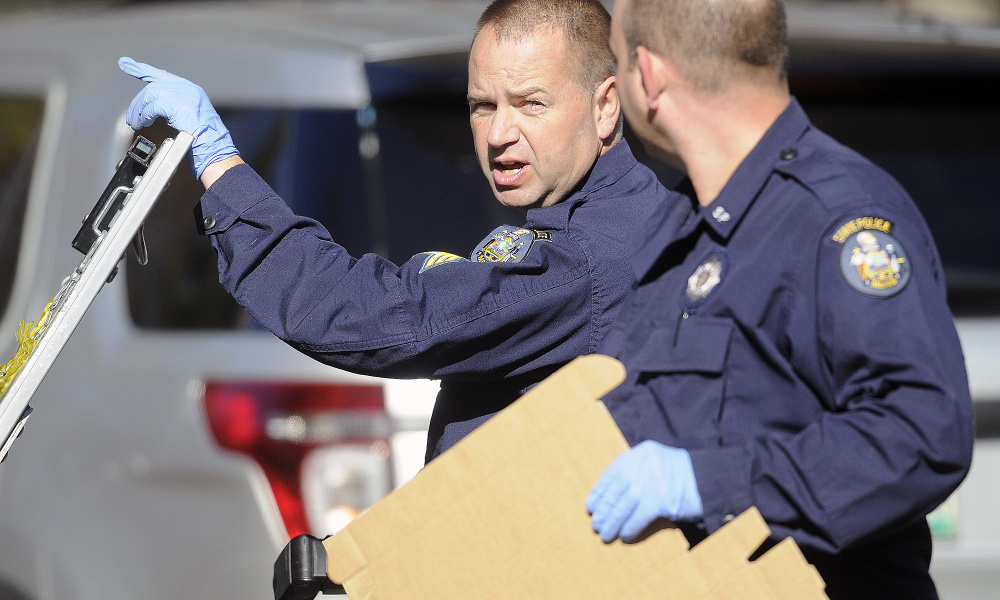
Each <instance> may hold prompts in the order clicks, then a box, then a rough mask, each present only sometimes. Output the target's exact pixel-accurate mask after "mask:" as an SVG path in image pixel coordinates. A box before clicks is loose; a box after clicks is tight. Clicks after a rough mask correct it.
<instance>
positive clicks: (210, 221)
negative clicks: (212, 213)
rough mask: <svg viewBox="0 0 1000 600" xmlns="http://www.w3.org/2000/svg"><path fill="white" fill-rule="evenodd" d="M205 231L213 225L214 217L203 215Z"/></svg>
mask: <svg viewBox="0 0 1000 600" xmlns="http://www.w3.org/2000/svg"><path fill="white" fill-rule="evenodd" d="M204 223H205V231H208V230H209V229H211V228H213V227H215V217H205V221H204Z"/></svg>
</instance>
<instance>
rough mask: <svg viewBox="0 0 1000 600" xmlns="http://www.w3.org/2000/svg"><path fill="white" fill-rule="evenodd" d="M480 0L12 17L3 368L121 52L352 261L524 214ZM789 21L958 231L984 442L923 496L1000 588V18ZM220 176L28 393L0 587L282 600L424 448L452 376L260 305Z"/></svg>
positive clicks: (804, 93)
mask: <svg viewBox="0 0 1000 600" xmlns="http://www.w3.org/2000/svg"><path fill="white" fill-rule="evenodd" d="M485 5H486V2H485V0H482V1H474V2H466V1H461V0H455V1H449V2H443V1H437V2H435V1H430V0H429V1H426V2H422V1H420V2H418V1H413V2H405V3H404V2H389V1H384V0H383V1H378V0H371V1H367V2H365V1H328V2H318V1H317V2H308V1H300V2H268V3H253V2H241V3H238V4H229V3H205V4H190V5H183V4H176V3H170V5H168V6H162V7H157V6H152V7H148V8H139V9H128V10H116V11H107V12H101V11H90V12H84V13H79V14H64V15H47V16H17V17H7V18H6V19H4V20H2V21H0V215H2V218H0V361H6V360H7V359H8V358H9V357H10V356H11V355H12V354H13V352H14V349H15V343H14V331H15V329H16V328H17V325H18V322H19V320H21V319H25V320H31V319H37V318H38V316H39V314H40V312H41V310H42V307H43V306H44V305H45V303H46V301H47V300H48V299H49V298H51V297H52V295H53V294H54V293H55V292H56V291H57V290H58V288H59V284H60V282H61V280H62V278H63V277H65V276H66V275H68V274H69V273H70V272H71V271H72V269H73V268H74V267H75V266H76V265H77V264H78V263H79V260H80V256H79V254H77V253H76V252H75V251H74V250H73V249H72V248H71V247H70V241H71V240H72V238H73V236H74V235H75V233H76V231H77V230H78V229H79V227H80V222H81V220H82V218H83V217H84V215H85V214H86V213H87V211H89V210H90V208H91V207H92V206H93V204H94V202H95V201H96V199H97V197H98V196H99V195H100V193H101V191H102V190H103V189H104V186H105V185H106V184H107V182H108V179H109V177H110V176H111V174H112V173H113V171H114V168H115V164H116V163H117V161H118V160H119V159H120V158H121V157H122V155H123V153H124V151H125V149H126V148H127V147H128V145H129V143H130V141H131V140H132V137H133V135H134V133H133V132H132V131H131V129H130V128H128V126H127V125H125V123H124V112H125V109H126V108H127V106H128V103H129V101H130V100H131V98H132V97H133V96H134V95H135V93H136V92H137V91H138V90H139V89H140V86H141V84H140V83H139V82H137V81H135V80H134V79H132V78H131V77H128V76H126V75H124V74H122V73H121V72H120V71H119V70H118V68H117V66H116V62H117V60H118V58H119V57H120V56H131V57H133V58H135V59H136V60H139V61H142V62H148V63H151V64H153V65H155V66H158V67H161V68H165V69H167V70H170V71H172V72H174V73H176V74H178V75H181V76H184V77H187V78H189V79H191V80H192V81H195V82H197V83H198V84H200V85H201V86H203V87H204V88H205V90H206V91H207V93H208V95H209V96H210V97H211V98H212V100H213V103H214V104H215V105H216V107H217V108H218V109H219V110H220V112H221V113H222V117H223V119H224V121H225V122H226V124H227V126H228V127H229V128H230V130H231V131H232V134H233V137H234V141H235V143H236V145H237V147H238V148H240V150H241V152H242V153H243V156H244V158H245V159H247V160H248V162H250V163H251V164H252V165H253V166H254V167H255V168H256V169H257V170H258V171H259V172H260V173H262V174H263V175H264V177H265V178H266V179H267V180H268V181H269V182H270V183H271V184H272V185H273V187H275V188H276V189H277V190H278V192H279V193H280V194H282V196H283V197H284V198H286V200H288V202H289V204H290V205H291V206H292V208H293V209H294V210H296V211H298V212H300V213H303V214H308V215H310V216H314V217H316V218H318V219H320V220H321V221H323V222H324V223H325V224H326V225H327V226H328V228H329V229H330V230H331V232H332V233H333V235H334V238H335V239H337V240H338V241H339V242H341V243H343V244H344V245H345V246H346V247H347V248H348V249H349V250H351V251H352V252H353V253H355V254H356V255H357V254H361V253H364V252H377V253H380V254H383V255H385V256H388V257H389V258H391V259H393V260H396V261H402V260H405V259H407V258H409V257H410V256H411V255H413V254H415V253H417V252H421V251H426V250H443V251H448V252H453V253H456V254H460V255H465V254H468V252H469V250H470V249H471V248H472V247H473V245H474V244H475V243H476V242H477V241H479V240H480V239H481V238H482V237H483V236H484V235H485V234H486V233H487V232H489V231H490V230H492V228H493V227H494V226H496V225H497V224H499V223H502V222H516V221H517V219H518V218H519V216H518V215H517V214H516V213H512V212H508V211H507V209H503V208H502V207H501V206H500V205H499V204H498V203H497V202H496V201H495V200H494V199H493V197H492V194H491V193H490V190H489V186H488V185H487V183H486V181H485V179H484V178H483V176H482V174H481V173H480V171H479V167H478V164H477V161H476V159H475V156H474V152H473V148H472V144H471V135H470V133H469V126H468V113H467V108H466V104H465V85H466V75H465V68H466V64H465V63H466V56H467V50H468V46H469V43H470V40H471V31H472V27H473V24H474V22H475V20H476V18H477V17H478V16H479V14H480V12H481V11H482V9H483V8H484V7H485ZM609 5H610V2H609ZM789 19H790V27H791V31H790V35H791V43H792V63H791V69H792V71H791V72H792V77H791V83H792V88H793V92H794V93H795V94H796V95H797V97H798V98H799V100H800V101H801V102H802V104H803V106H804V107H805V108H806V110H807V112H808V113H809V114H810V115H811V117H812V118H813V120H814V121H815V122H816V123H817V125H818V126H820V127H821V128H823V129H824V130H826V131H827V132H828V133H830V134H832V135H833V136H834V137H837V138H838V139H840V140H842V141H844V142H845V143H847V144H848V145H850V146H852V147H855V148H856V149H858V150H859V151H861V152H862V153H863V154H866V155H867V156H869V157H871V158H872V159H873V160H875V161H876V162H879V163H880V164H882V165H883V166H885V167H886V168H887V169H888V170H889V171H890V172H892V173H893V174H894V175H895V176H896V177H897V178H898V179H900V181H901V182H902V183H903V184H904V186H906V187H907V189H908V190H909V191H910V192H911V194H912V195H913V196H914V198H915V199H916V200H917V202H918V204H919V205H920V206H921V209H922V210H923V211H924V214H925V216H926V217H927V219H928V221H929V222H930V225H931V228H932V230H933V231H934V234H935V236H936V237H937V242H938V246H939V249H940V251H941V256H942V261H943V263H944V265H945V269H946V273H947V276H948V282H949V291H950V297H951V299H952V307H953V310H954V312H955V315H956V320H957V323H958V327H959V333H960V335H961V337H962V342H963V346H964V349H965V353H966V359H967V364H968V368H969V376H970V382H971V385H972V392H973V396H974V398H975V400H976V403H977V404H976V406H977V416H978V422H977V433H978V439H977V446H976V452H975V459H974V464H973V470H972V473H971V474H970V476H969V478H968V480H967V481H966V482H965V484H963V486H962V487H961V488H960V489H959V491H958V492H957V493H956V494H955V496H953V497H952V499H951V500H949V502H948V503H946V504H945V505H944V506H943V507H942V509H941V510H940V511H938V512H937V513H936V514H935V515H934V516H933V517H932V519H933V520H932V522H933V524H934V530H935V534H936V541H935V546H936V547H935V555H934V563H933V565H932V569H933V573H934V576H935V579H936V581H937V583H938V586H939V591H940V593H941V597H942V598H943V599H945V600H966V599H986V598H993V597H995V594H996V592H995V590H997V589H1000V518H998V517H996V516H995V515H994V513H993V512H992V510H991V508H992V503H993V502H994V498H997V497H1000V489H998V486H1000V484H998V483H996V479H997V478H996V477H994V476H991V471H996V470H998V469H1000V410H998V407H1000V343H998V342H1000V258H998V257H1000V235H997V231H998V230H1000V222H998V221H1000V219H998V216H997V214H998V213H997V211H996V209H995V208H994V206H992V203H993V202H994V201H995V198H996V197H997V196H998V195H1000V174H998V161H1000V106H997V105H996V103H995V102H993V101H992V97H993V96H992V94H990V90H991V86H990V80H991V79H992V78H995V77H996V76H997V74H998V73H1000V34H998V33H997V32H995V31H988V30H980V29H971V28H959V27H949V26H943V25H937V24H934V23H929V22H927V21H923V20H912V21H911V20H906V19H902V20H901V19H899V18H898V17H897V16H896V15H895V14H894V13H891V12H887V11H885V10H883V9H879V8H874V7H870V6H860V7H859V6H855V5H853V4H852V5H850V6H847V7H845V6H843V5H841V6H837V7H825V6H824V5H822V4H814V3H811V4H808V5H802V6H799V5H795V4H793V5H792V6H790V7H789ZM172 134H173V132H172V130H169V129H168V128H167V127H165V126H161V127H159V129H157V128H156V127H154V128H152V129H150V130H146V131H144V132H143V135H145V136H147V137H150V138H151V139H153V140H154V141H158V139H162V138H163V137H165V136H169V135H172ZM632 146H633V149H634V150H637V151H638V150H639V145H638V144H633V145H632ZM661 172H662V174H663V177H664V178H665V181H666V180H667V179H668V178H669V177H670V176H671V174H670V173H669V172H668V171H666V170H662V171H661ZM200 190H201V188H200V184H198V183H197V182H196V181H195V180H194V178H193V176H191V175H190V173H188V172H187V171H186V168H185V167H182V168H181V170H180V172H179V173H178V175H177V176H176V177H175V178H174V181H173V183H172V184H171V186H170V188H169V189H168V190H167V193H166V195H165V196H164V197H163V198H162V199H161V200H160V203H159V204H158V206H157V208H156V209H154V214H153V216H152V217H151V218H150V219H149V220H148V221H147V223H146V228H145V234H146V241H147V245H148V247H149V255H150V260H149V264H148V265H146V266H139V265H138V264H137V263H136V262H135V261H134V260H133V259H132V258H131V257H130V258H128V259H126V261H125V262H123V263H122V266H121V272H120V273H119V275H118V276H117V278H116V279H115V280H114V281H113V282H111V283H110V284H108V285H106V286H105V288H104V289H103V291H101V293H100V294H99V295H98V297H97V300H96V301H95V303H94V305H93V306H92V307H91V308H90V310H89V312H88V313H87V315H86V317H85V318H84V320H83V322H82V323H81V325H80V326H79V328H78V329H77V331H76V332H75V334H74V335H73V337H72V338H71V339H70V341H69V343H68V345H67V346H66V348H65V350H64V351H63V353H62V354H61V355H60V357H59V358H58V359H57V360H56V361H55V364H54V366H53V367H52V370H51V371H50V372H49V374H48V376H47V377H46V379H45V381H43V383H42V385H41V387H40V388H39V390H38V392H37V393H36V395H35V397H34V399H33V400H32V406H33V407H34V409H35V412H34V414H33V415H32V416H31V418H30V419H29V420H28V422H27V426H26V429H25V433H24V435H23V436H22V437H21V438H20V439H18V440H17V442H16V443H14V445H13V447H12V449H11V451H10V455H9V456H8V458H7V460H6V462H5V463H4V464H3V465H2V466H0V600H57V599H58V600H127V599H132V598H144V599H148V600H175V599H177V598H213V599H217V600H228V599H233V600H235V599H237V598H239V599H254V600H265V599H269V598H271V597H272V595H271V574H272V568H273V563H274V560H275V558H276V557H277V555H278V552H279V551H280V550H281V548H282V547H283V546H284V545H285V543H286V541H287V540H288V538H289V536H290V535H295V534H297V533H302V532H305V531H310V532H312V533H314V534H315V535H320V536H322V535H324V534H325V533H328V532H331V531H333V530H335V529H337V528H338V527H339V526H341V525H342V524H343V523H344V522H346V520H347V519H349V518H351V516H352V515H353V514H356V513H357V511H359V510H362V509H364V508H365V507H366V506H369V505H371V504H372V503H374V502H375V501H377V500H378V499H379V498H380V497H382V496H383V495H384V494H385V493H387V492H388V491H389V490H390V489H392V488H393V487H394V486H397V485H399V484H401V483H402V482H404V481H405V480H406V479H408V478H409V477H410V476H412V474H413V473H415V471H416V470H418V469H419V467H420V466H421V465H422V463H423V444H424V442H423V435H424V429H425V427H426V424H427V418H428V414H429V411H430V406H431V402H432V400H433V397H434V394H435V392H436V387H435V385H434V384H433V383H431V382H425V381H389V380H382V379H376V378H368V377H360V376H356V375H352V374H349V373H345V372H343V371H339V370H337V369H333V368H330V367H326V366H323V365H321V364H319V363H317V362H315V361H313V360H311V359H309V358H307V357H305V356H303V355H300V354H298V353H297V352H295V351H293V350H291V349H290V348H289V347H287V346H285V345H284V344H283V343H281V342H280V341H278V340H277V339H275V338H274V337H273V336H272V335H271V334H269V333H268V332H266V331H262V330H261V329H260V328H259V327H257V326H255V324H254V323H253V321H252V320H251V319H249V318H248V317H247V316H246V315H245V313H244V312H243V311H242V309H240V308H239V307H238V306H237V305H236V304H235V303H234V302H233V301H232V300H231V299H230V298H229V297H228V295H226V294H225V292H224V291H223V290H222V288H221V287H220V286H219V284H218V282H217V274H216V268H215V257H214V253H213V252H212V250H211V248H210V246H209V244H208V242H207V240H205V239H204V238H200V237H198V236H197V235H196V233H195V227H194V217H193V215H192V213H191V208H192V207H193V206H194V204H195V203H196V202H197V198H198V197H199V195H200ZM873 318H878V316H877V315H873Z"/></svg>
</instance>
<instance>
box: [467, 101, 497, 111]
mask: <svg viewBox="0 0 1000 600" xmlns="http://www.w3.org/2000/svg"><path fill="white" fill-rule="evenodd" d="M495 107H496V105H495V104H493V103H492V102H470V103H469V112H473V113H481V112H488V111H491V110H493V109H494V108H495Z"/></svg>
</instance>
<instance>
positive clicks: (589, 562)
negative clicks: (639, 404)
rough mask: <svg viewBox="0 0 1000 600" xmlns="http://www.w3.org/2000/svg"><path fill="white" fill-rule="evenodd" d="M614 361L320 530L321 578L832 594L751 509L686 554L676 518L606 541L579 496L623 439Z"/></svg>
mask: <svg viewBox="0 0 1000 600" xmlns="http://www.w3.org/2000/svg"><path fill="white" fill-rule="evenodd" d="M624 375H625V370H624V368H623V367H622V365H621V363H619V362H618V361H616V360H614V359H612V358H609V357H606V356H599V355H591V356H585V357H581V358H578V359H576V360H575V361H573V362H572V363H570V364H569V365H567V366H566V367H564V368H563V369H561V370H560V371H558V372H557V373H555V374H553V375H552V376H551V377H549V378H548V379H546V380H545V381H543V382H542V383H540V384H539V385H538V386H536V387H535V388H534V389H533V390H532V391H531V392H530V393H528V394H525V395H524V396H523V397H522V398H521V399H519V400H518V401H517V402H515V403H514V404H512V405H511V406H510V407H509V408H508V409H507V410H504V411H503V412H502V413H500V414H498V415H497V416H496V417H494V418H493V419H491V420H490V421H489V422H487V423H486V424H485V425H483V426H482V427H481V428H479V429H478V430H476V431H475V432H474V433H473V434H472V435H470V436H468V437H467V438H465V439H463V440H462V441H461V442H460V443H458V444H457V445H455V446H454V447H453V448H452V449H451V450H449V451H448V452H446V453H444V454H443V455H441V456H440V457H438V458H437V459H435V460H434V461H432V462H431V463H430V464H429V465H427V466H426V467H425V468H424V469H423V470H422V471H421V472H420V473H418V474H417V476H416V477H415V478H414V479H412V480H411V481H410V482H409V483H407V484H406V485H404V486H403V487H401V488H399V489H397V490H396V491H394V492H393V493H391V494H389V495H388V496H387V497H385V498H384V499H383V500H382V501H380V502H379V503H377V504H376V505H375V506H373V507H372V508H371V509H370V510H369V511H368V512H366V513H365V514H363V515H362V516H360V517H359V518H358V519H356V520H355V521H353V522H352V523H351V524H350V525H348V526H347V527H346V528H345V529H343V530H341V531H340V532H339V533H337V534H336V535H334V536H331V537H329V538H327V539H326V540H325V541H324V542H323V545H324V547H325V548H326V551H327V556H328V563H327V573H328V576H329V577H330V579H331V580H332V581H334V582H336V583H341V584H343V585H344V587H345V588H346V590H347V592H348V595H349V596H350V598H351V599H352V600H376V599H377V600H397V599H398V600H422V599H428V600H430V599H435V600H437V599H441V598H444V599H449V600H452V599H454V600H465V599H494V598H496V599H499V598H517V599H532V598H538V599H543V598H544V599H552V598H572V599H578V598H623V597H627V598H630V599H644V598H650V599H652V598H656V599H657V600H664V599H673V598H677V599H681V598H683V599H685V600H695V599H705V600H709V599H712V600H715V599H719V600H722V599H733V598H747V599H752V600H769V599H788V600H792V599H794V600H812V599H820V598H826V595H825V594H824V593H823V589H824V585H823V581H822V579H821V578H820V576H819V574H818V572H816V570H815V569H814V568H813V567H812V566H811V565H809V564H808V563H807V562H806V561H805V559H804V558H803V556H802V554H801V552H800V551H799V549H798V547H797V546H796V545H795V544H794V542H793V541H792V540H791V539H790V538H789V539H786V540H784V541H782V542H781V543H779V544H778V545H777V546H775V547H774V548H772V549H771V550H769V551H768V552H767V553H765V554H764V555H763V556H762V557H761V558H759V559H758V560H756V561H754V562H753V563H751V562H748V560H747V558H748V557H749V556H750V555H751V554H752V553H753V552H754V551H755V550H757V548H759V547H760V545H761V543H763V541H764V540H765V539H766V538H767V536H768V535H769V530H768V528H767V526H766V524H765V523H764V521H763V519H761V517H760V514H759V513H758V512H757V511H756V509H751V510H749V511H747V512H745V513H743V514H742V515H740V516H739V517H737V518H736V519H734V520H733V521H731V522H730V523H728V524H727V525H726V526H725V527H723V528H722V529H721V530H719V531H718V532H716V533H715V534H714V535H712V536H710V537H708V538H707V539H706V540H704V541H703V542H701V543H700V544H698V545H697V546H695V547H694V548H693V549H690V550H689V546H688V543H687V540H686V539H685V537H684V536H683V534H682V533H681V532H680V531H679V530H677V529H675V528H673V527H671V526H670V524H669V523H668V522H666V521H664V523H665V525H666V526H665V527H663V528H661V529H659V530H657V531H655V532H653V533H652V534H650V535H648V536H646V537H645V538H644V539H643V540H642V541H641V542H638V543H634V544H625V543H623V542H621V541H620V540H616V541H615V542H613V543H611V544H605V543H604V542H602V541H601V539H600V537H599V536H598V535H597V534H596V533H594V531H593V529H592V528H591V524H590V515H589V514H588V513H587V510H586V506H585V500H586V497H587V494H588V493H589V492H590V489H591V488H592V487H593V485H594V483H595V482H596V481H597V479H598V478H599V477H600V475H601V473H602V472H603V471H604V468H605V467H606V466H607V465H608V464H610V463H611V461H612V460H613V459H614V458H615V457H617V456H618V455H619V454H620V453H621V452H623V451H625V450H626V449H627V448H628V444H627V443H626V442H625V439H624V438H623V437H622V435H621V432H620V431H619V430H618V427H617V426H616V425H615V423H614V421H613V420H612V419H611V416H610V415H609V414H608V412H607V409H606V408H605V406H604V404H603V403H602V402H600V401H599V400H598V399H599V398H600V397H601V396H603V395H604V394H606V393H607V392H608V391H610V390H611V389H613V388H614V387H616V386H617V385H618V384H619V383H621V381H622V380H623V379H624Z"/></svg>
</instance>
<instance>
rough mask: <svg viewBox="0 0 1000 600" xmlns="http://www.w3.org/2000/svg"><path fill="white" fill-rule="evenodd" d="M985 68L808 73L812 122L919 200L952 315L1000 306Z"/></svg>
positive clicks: (992, 107)
mask: <svg viewBox="0 0 1000 600" xmlns="http://www.w3.org/2000/svg"><path fill="white" fill-rule="evenodd" d="M994 77H995V76H992V75H987V74H983V73H962V72H960V71H958V70H957V69H956V70H953V71H949V72H934V73H927V72H910V73H905V72H903V73H885V74H878V73H868V74H862V75H857V74H855V75H853V76H847V75H840V76H838V75H809V76H802V77H799V78H795V77H794V76H793V77H792V79H791V85H792V91H793V93H795V94H796V96H797V97H798V99H799V101H800V102H801V103H802V105H803V107H804V108H805V110H806V112H807V113H808V114H809V116H810V118H811V119H812V121H813V123H814V124H816V126H817V127H819V128H820V129H822V130H823V131H825V132H826V133H829V134H830V135H832V136H833V137H834V138H836V139H837V140H839V141H841V142H842V143H844V144H846V145H847V146H850V147H851V148H853V149H855V150H857V151H858V152H860V153H861V154H863V155H864V156H866V157H868V158H870V159H871V160H872V161H874V162H875V163H876V164H878V165H880V166H882V167H883V168H884V169H886V170H887V171H888V172H889V173H891V174H892V175H893V176H894V177H895V178H896V179H897V180H898V181H899V182H900V183H901V184H902V185H903V187H904V188H906V190H907V191H908V192H909V193H910V195H911V196H912V197H913V199H914V200H915V201H916V203H917V205H918V206H919V207H920V210H921V212H922V213H923V215H924V217H925V219H926V220H927V222H928V225H929V226H930V229H931V232H932V233H933V235H934V238H935V241H936V243H937V246H938V250H939V252H940V254H941V259H942V262H943V263H944V268H945V277H946V280H947V283H948V301H949V304H950V305H951V309H952V312H953V313H954V314H955V315H958V316H972V315H996V314H1000V235H997V231H998V230H1000V212H998V211H997V208H996V201H997V198H998V197H1000V168H998V166H1000V104H997V103H996V102H995V101H993V99H992V97H993V94H991V92H990V89H991V87H992V86H991V82H992V80H993V79H994Z"/></svg>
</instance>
